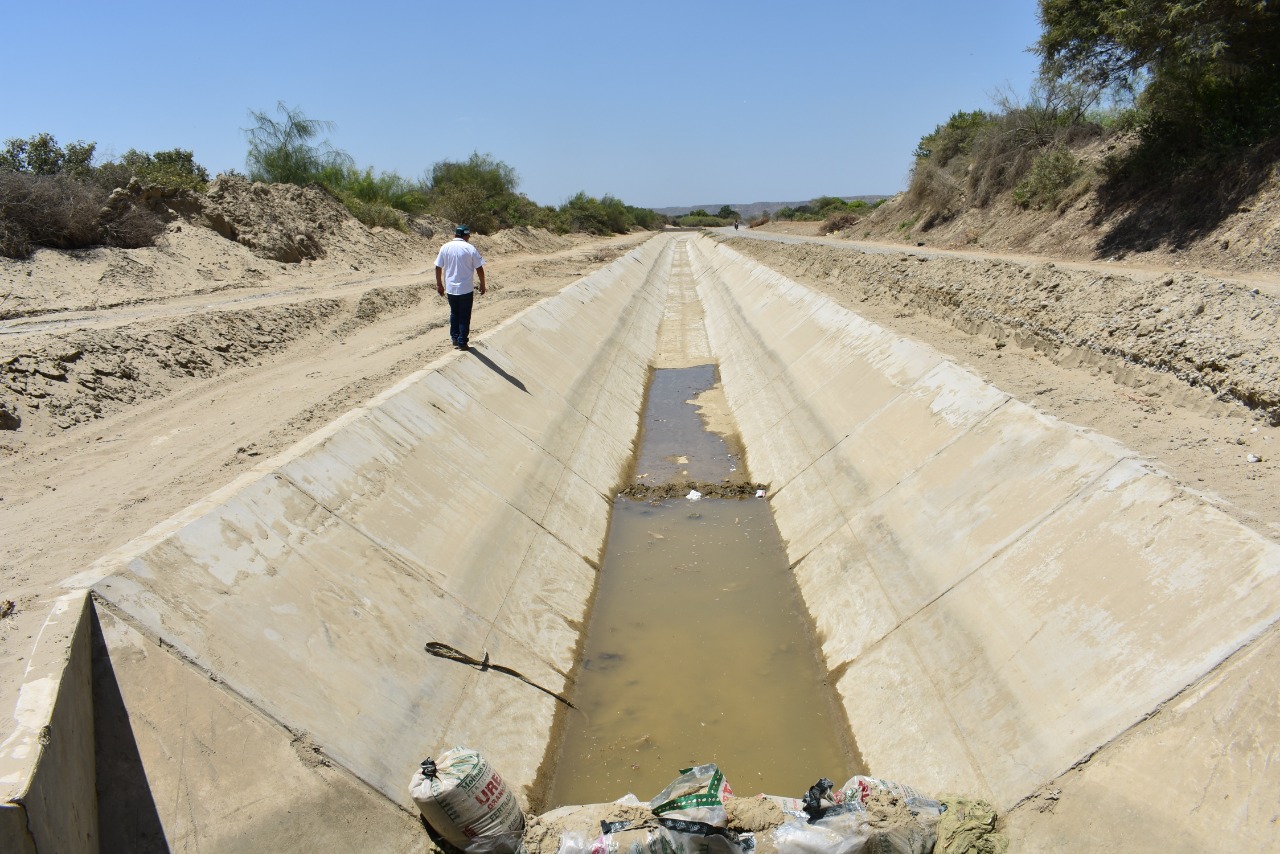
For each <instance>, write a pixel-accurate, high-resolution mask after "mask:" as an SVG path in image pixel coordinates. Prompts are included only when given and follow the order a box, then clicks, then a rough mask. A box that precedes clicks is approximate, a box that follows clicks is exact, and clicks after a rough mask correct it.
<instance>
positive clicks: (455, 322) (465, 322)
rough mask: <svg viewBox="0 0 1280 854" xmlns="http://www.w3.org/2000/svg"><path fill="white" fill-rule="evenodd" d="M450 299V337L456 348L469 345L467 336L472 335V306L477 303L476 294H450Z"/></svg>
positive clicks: (472, 292)
mask: <svg viewBox="0 0 1280 854" xmlns="http://www.w3.org/2000/svg"><path fill="white" fill-rule="evenodd" d="M447 296H448V297H449V337H450V338H452V339H453V345H454V346H455V347H458V346H463V347H465V346H466V344H467V336H468V335H470V334H471V304H472V303H473V302H475V298H476V292H475V291H470V292H468V293H465V294H448V295H447Z"/></svg>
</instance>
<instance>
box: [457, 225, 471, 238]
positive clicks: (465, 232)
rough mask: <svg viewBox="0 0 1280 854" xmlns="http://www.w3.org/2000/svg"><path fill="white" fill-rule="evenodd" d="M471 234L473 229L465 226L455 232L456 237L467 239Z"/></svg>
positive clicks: (459, 227)
mask: <svg viewBox="0 0 1280 854" xmlns="http://www.w3.org/2000/svg"><path fill="white" fill-rule="evenodd" d="M470 233H471V229H469V228H467V227H466V226H465V225H460V226H458V227H457V228H455V229H454V230H453V236H454V237H466V236H467V235H468V234H470Z"/></svg>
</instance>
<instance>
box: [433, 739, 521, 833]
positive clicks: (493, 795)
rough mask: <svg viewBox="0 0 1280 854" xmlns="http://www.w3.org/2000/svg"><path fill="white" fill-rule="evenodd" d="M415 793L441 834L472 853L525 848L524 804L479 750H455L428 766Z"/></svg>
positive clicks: (458, 748)
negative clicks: (522, 845) (522, 810)
mask: <svg viewBox="0 0 1280 854" xmlns="http://www.w3.org/2000/svg"><path fill="white" fill-rule="evenodd" d="M409 794H410V795H411V796H412V797H413V800H414V802H415V803H417V805H418V810H419V811H420V812H421V813H422V817H423V818H425V819H426V820H427V823H428V824H430V825H431V827H432V828H433V829H434V830H435V831H436V833H438V834H440V836H442V837H444V839H445V840H447V841H448V842H450V843H451V844H453V845H455V846H456V847H458V848H461V849H462V850H463V851H467V852H469V854H480V852H486V854H511V852H514V851H516V850H517V849H518V848H519V846H520V837H521V835H522V834H523V833H524V813H523V812H521V811H520V803H519V801H517V800H516V796H515V795H514V794H512V792H511V790H510V789H509V788H508V787H507V784H506V783H505V782H504V781H503V779H502V775H500V774H499V773H498V772H497V771H495V770H494V769H493V767H492V766H491V765H489V763H488V762H487V761H485V759H484V757H483V756H481V755H480V754H479V753H478V752H477V751H475V750H471V749H469V748H466V747H454V748H452V749H450V750H446V751H445V752H444V753H442V754H441V755H440V756H439V757H438V758H437V759H435V760H434V761H432V760H430V759H428V760H427V761H425V762H423V763H422V766H421V767H420V768H418V770H417V771H416V772H414V775H413V780H412V781H410V783H409Z"/></svg>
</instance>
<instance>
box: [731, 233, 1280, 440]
mask: <svg viewBox="0 0 1280 854" xmlns="http://www.w3.org/2000/svg"><path fill="white" fill-rule="evenodd" d="M733 246H734V248H736V249H739V250H741V251H744V252H746V253H748V254H750V255H753V256H755V257H756V258H758V259H759V260H761V261H763V262H764V263H766V264H768V265H770V266H775V267H777V266H779V265H781V266H783V267H785V268H786V269H787V270H789V271H792V272H794V273H798V274H800V275H802V276H805V277H808V278H815V279H825V280H827V281H830V282H841V283H844V284H846V285H848V286H851V287H852V288H854V289H855V290H856V292H857V294H856V298H857V299H858V300H859V301H871V302H878V303H892V304H894V305H896V306H899V307H900V309H901V310H903V311H911V312H923V313H927V314H930V315H933V316H936V317H941V318H945V319H947V320H948V321H950V322H951V323H952V324H954V325H956V326H959V327H961V328H963V329H966V330H968V331H973V332H978V331H984V332H987V333H988V334H990V335H991V336H992V337H995V338H997V339H1002V338H1006V337H1007V338H1012V339H1017V341H1016V343H1026V344H1029V345H1032V346H1037V347H1041V348H1044V349H1048V350H1050V351H1052V352H1053V353H1054V354H1055V355H1056V356H1058V357H1059V358H1061V359H1064V360H1066V359H1070V360H1074V361H1075V362H1076V363H1078V364H1085V363H1089V362H1097V361H1099V360H1105V361H1108V362H1121V363H1124V364H1129V365H1138V366H1142V367H1144V368H1148V369H1150V370H1152V371H1155V372H1158V373H1162V374H1166V375H1168V376H1169V377H1170V378H1172V379H1174V380H1176V381H1177V382H1178V383H1180V384H1182V385H1185V386H1186V387H1188V388H1191V389H1201V390H1204V391H1207V392H1208V393H1209V394H1210V395H1212V396H1214V397H1217V398H1219V399H1221V400H1229V401H1234V402H1238V403H1241V404H1243V405H1245V406H1247V407H1249V408H1251V409H1254V410H1258V411H1260V412H1262V413H1265V414H1266V415H1267V417H1269V418H1270V419H1271V420H1272V422H1273V423H1280V359H1277V358H1276V354H1277V346H1276V345H1277V341H1276V329H1277V328H1280V298H1277V297H1276V296H1273V295H1271V294H1268V293H1262V292H1261V290H1260V289H1258V288H1254V287H1249V286H1248V285H1244V284H1240V283H1237V282H1230V281H1224V280H1221V279H1215V278H1212V277H1209V276H1205V275H1203V274H1200V273H1192V272H1187V273H1181V272H1180V273H1172V274H1167V275H1163V276H1159V277H1155V278H1150V277H1134V276H1131V275H1125V274H1124V273H1123V272H1121V271H1116V272H1114V273H1111V272H1107V273H1103V272H1095V271H1087V270H1077V269H1068V268H1062V267H1058V266H1056V265H1055V264H1053V263H1051V262H1045V263H1040V264H1032V265H1026V264H1022V263H1016V262H1011V261H1003V260H999V259H982V260H968V259H965V258H948V257H936V256H935V257H930V256H928V255H924V254H916V255H912V254H905V255H903V254H896V255H888V254H870V253H863V252H857V251H849V250H845V249H843V248H838V247H832V246H825V245H814V244H771V243H764V242H761V241H751V240H737V241H734V242H733Z"/></svg>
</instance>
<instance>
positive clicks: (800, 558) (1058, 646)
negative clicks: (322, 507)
mask: <svg viewBox="0 0 1280 854" xmlns="http://www.w3.org/2000/svg"><path fill="white" fill-rule="evenodd" d="M691 255H692V257H693V263H694V270H695V275H696V276H697V277H698V279H699V286H698V287H699V294H700V296H701V297H702V299H703V302H704V305H705V307H706V317H707V331H708V335H709V337H710V339H711V343H712V347H713V349H714V351H715V352H716V353H717V356H718V357H719V360H720V365H721V376H722V378H723V382H724V387H725V393H726V396H727V397H728V399H729V403H730V406H731V409H732V410H733V412H734V414H735V417H736V418H737V421H738V424H739V427H740V428H741V430H742V434H743V440H744V444H745V446H746V448H747V460H748V465H749V466H750V467H751V472H752V475H753V477H755V478H756V479H758V480H762V481H765V482H768V483H770V484H771V487H770V497H771V501H772V505H773V508H774V512H775V515H776V517H777V520H778V523H779V527H780V528H781V530H782V533H783V536H784V538H785V539H786V540H787V542H788V552H789V555H790V558H791V560H792V562H793V564H794V571H795V574H796V577H797V580H798V582H799V584H800V587H801V590H802V593H803V594H804V596H805V600H806V602H807V603H808V606H809V608H810V610H811V613H812V614H813V617H814V619H815V622H816V624H817V626H818V629H819V632H820V635H821V638H822V643H823V653H824V655H825V657H826V660H827V663H828V666H829V667H830V668H831V669H832V671H833V673H834V674H835V675H836V677H837V679H838V682H837V685H838V690H839V693H840V696H841V698H842V701H843V703H844V706H845V709H846V712H847V713H848V716H849V720H850V722H851V725H852V727H853V730H854V735H855V737H856V739H857V741H858V745H859V748H860V749H861V752H862V754H863V755H864V757H865V758H866V759H867V761H868V763H869V764H870V766H871V770H872V772H873V773H876V774H878V775H881V776H886V777H890V778H896V779H902V780H903V781H904V782H909V783H911V784H913V785H916V786H919V787H921V788H924V789H927V790H934V791H944V790H960V791H966V792H971V793H979V794H984V795H985V796H987V797H989V798H990V799H992V800H993V801H994V802H995V803H997V804H998V805H999V806H1000V807H1001V808H1003V809H1006V810H1007V809H1010V808H1012V807H1014V806H1015V805H1017V804H1019V803H1020V802H1023V801H1024V800H1026V799H1028V798H1031V797H1033V796H1035V794H1036V792H1037V791H1038V790H1039V789H1040V788H1041V787H1044V786H1046V785H1047V784H1049V783H1051V782H1052V781H1055V780H1058V779H1059V778H1060V777H1061V776H1062V775H1063V774H1064V773H1065V772H1067V771H1068V769H1071V768H1072V767H1073V766H1076V765H1077V764H1078V763H1082V762H1085V761H1088V760H1090V757H1094V758H1093V760H1092V761H1091V762H1090V765H1099V766H1100V763H1099V762H1098V759H1097V758H1096V754H1097V753H1098V751H1100V750H1104V748H1107V746H1108V745H1111V744H1113V743H1114V742H1121V743H1124V744H1125V745H1127V747H1126V755H1127V756H1130V757H1133V760H1134V761H1135V762H1136V761H1139V758H1140V759H1141V762H1142V763H1144V764H1143V766H1142V767H1141V769H1140V770H1135V769H1133V768H1130V767H1127V766H1126V763H1125V762H1124V761H1120V762H1118V763H1117V767H1123V768H1125V770H1124V772H1123V774H1121V773H1120V772H1116V773H1115V774H1113V775H1112V776H1110V777H1109V776H1108V775H1107V774H1106V773H1104V772H1102V771H1099V773H1098V774H1097V775H1095V776H1096V778H1097V779H1095V780H1094V781H1092V782H1091V783H1090V784H1087V785H1086V784H1081V786H1080V788H1079V789H1078V797H1079V806H1078V808H1077V810H1076V813H1075V814H1076V815H1077V816H1081V815H1086V814H1088V813H1089V812H1090V805H1091V804H1092V805H1095V806H1096V805H1098V804H1101V802H1102V801H1103V800H1105V799H1107V798H1110V799H1111V800H1112V801H1113V804H1112V812H1113V813H1114V812H1116V811H1117V808H1116V807H1115V804H1114V802H1115V801H1116V800H1117V793H1116V789H1117V787H1118V786H1119V785H1120V782H1121V780H1123V782H1124V784H1125V785H1126V786H1127V788H1125V789H1124V790H1123V797H1121V798H1120V799H1119V800H1121V801H1122V802H1123V804H1124V810H1125V815H1126V816H1127V818H1128V820H1129V821H1130V822H1131V827H1135V828H1137V829H1138V830H1137V832H1136V833H1131V834H1130V836H1133V837H1136V838H1137V839H1139V840H1141V841H1142V842H1143V843H1150V842H1151V840H1154V839H1178V840H1181V842H1180V845H1182V846H1185V844H1186V841H1187V840H1189V839H1205V840H1210V839H1214V838H1216V839H1217V840H1218V842H1219V843H1221V840H1222V839H1223V838H1224V837H1223V829H1224V828H1227V827H1230V828H1233V829H1235V828H1239V824H1238V823H1232V822H1234V821H1235V820H1236V819H1237V818H1238V816H1237V815H1236V814H1234V813H1231V812H1230V811H1228V812H1226V813H1224V812H1223V808H1222V806H1221V804H1222V803H1223V801H1224V800H1225V799H1224V798H1223V797H1221V796H1220V795H1218V796H1216V800H1217V803H1213V802H1207V803H1203V802H1202V806H1201V808H1199V809H1198V810H1196V811H1186V810H1184V809H1182V808H1181V806H1180V805H1178V804H1176V803H1170V802H1169V801H1168V800H1167V788H1165V787H1167V786H1168V785H1169V781H1168V779H1167V777H1165V776H1164V766H1165V765H1166V764H1167V763H1168V762H1169V761H1170V760H1171V759H1173V758H1174V757H1185V756H1186V755H1187V745H1185V744H1178V743H1169V742H1159V743H1157V742H1155V741H1154V740H1147V741H1144V740H1143V737H1142V736H1141V735H1140V734H1139V733H1140V732H1141V727H1138V725H1139V724H1140V723H1141V722H1142V721H1144V720H1145V719H1146V718H1147V717H1148V716H1150V715H1152V714H1153V713H1155V712H1156V711H1157V710H1159V709H1161V708H1162V707H1163V706H1164V705H1165V704H1166V703H1170V701H1171V700H1173V699H1174V698H1179V699H1178V701H1177V702H1176V703H1173V704H1172V705H1175V706H1176V705H1181V704H1183V703H1184V698H1185V696H1186V695H1184V689H1186V688H1187V686H1189V685H1192V684H1193V683H1205V682H1207V683H1212V684H1215V685H1216V684H1217V683H1219V682H1222V683H1224V684H1228V685H1230V686H1233V687H1231V688H1230V689H1228V688H1222V689H1221V690H1219V689H1218V688H1215V689H1213V690H1210V691H1206V692H1204V693H1203V694H1202V693H1201V692H1199V691H1197V692H1195V694H1194V696H1195V697H1196V699H1195V701H1194V704H1196V705H1198V706H1199V708H1200V709H1201V710H1202V711H1201V712H1200V714H1199V720H1200V729H1199V730H1196V732H1197V733H1198V734H1199V736H1200V738H1201V741H1200V742H1199V752H1200V754H1201V755H1202V757H1209V759H1211V758H1212V756H1213V755H1214V752H1215V751H1219V752H1221V751H1222V748H1221V740H1222V739H1224V738H1227V739H1231V740H1232V742H1234V743H1237V744H1239V745H1242V747H1240V748H1238V749H1237V753H1238V754H1240V755H1235V756H1233V765H1232V766H1231V767H1232V769H1233V771H1234V773H1233V774H1232V775H1230V776H1227V775H1225V774H1224V776H1223V777H1222V778H1220V779H1219V780H1218V781H1217V782H1218V784H1219V785H1220V786H1222V787H1223V789H1224V792H1225V793H1226V794H1227V795H1228V798H1234V799H1236V805H1234V806H1233V807H1232V808H1233V809H1236V810H1239V809H1241V807H1240V806H1239V805H1240V804H1244V805H1245V806H1244V807H1243V809H1244V810H1245V812H1248V806H1247V805H1248V804H1250V803H1252V804H1253V805H1254V810H1253V812H1254V813H1255V814H1257V813H1262V812H1266V813H1268V814H1267V816H1266V817H1263V818H1256V819H1255V820H1253V822H1252V824H1250V825H1249V829H1248V830H1247V831H1246V833H1247V835H1248V838H1249V841H1251V842H1254V843H1260V844H1261V847H1262V848H1266V847H1274V846H1275V845H1276V844H1277V842H1280V833H1278V831H1277V826H1276V823H1275V821H1273V820H1271V816H1270V812H1274V810H1270V811H1269V808H1268V807H1267V806H1266V805H1265V804H1269V803H1274V791H1275V790H1276V782H1280V781H1277V780H1276V779H1275V778H1276V776H1277V772H1276V771H1273V770H1270V769H1272V768H1274V766H1275V765H1276V763H1274V762H1269V761H1268V757H1269V756H1270V753H1269V751H1270V750H1271V748H1270V747H1268V746H1267V745H1273V744H1275V743H1276V736H1277V734H1280V725H1278V720H1277V715H1278V714H1280V712H1278V711H1277V709H1276V704H1275V702H1274V697H1275V695H1274V690H1273V688H1274V686H1273V688H1272V689H1267V688H1266V687H1265V685H1264V684H1262V683H1259V682H1257V680H1255V684H1254V685H1252V686H1249V685H1243V686H1242V683H1241V678H1242V676H1243V674H1242V676H1241V677H1236V678H1234V679H1232V678H1230V676H1229V674H1228V673H1226V672H1222V671H1220V670H1219V667H1220V665H1221V664H1222V663H1223V662H1224V661H1225V660H1227V659H1228V658H1229V657H1231V656H1233V655H1235V654H1237V653H1239V651H1240V650H1242V649H1243V648H1245V647H1246V646H1250V645H1251V644H1255V642H1256V641H1259V639H1262V638H1265V639H1266V644H1265V646H1264V647H1262V649H1263V650H1264V651H1270V650H1272V648H1273V647H1274V635H1275V628H1274V627H1275V624H1276V620H1277V616H1280V548H1277V547H1276V546H1275V544H1273V543H1271V542H1269V541H1267V540H1265V539H1263V538H1262V537H1260V536H1258V535H1257V534H1255V533H1254V532H1252V531H1250V530H1249V529H1247V528H1244V527H1243V526H1241V525H1239V524H1238V523H1236V522H1234V521H1233V520H1231V519H1230V518H1228V517H1226V516H1225V515H1224V514H1222V513H1221V512H1219V511H1217V510H1216V509H1214V508H1212V507H1210V506H1208V505H1206V504H1205V503H1204V502H1203V501H1201V500H1200V499H1199V498H1197V497H1196V496H1194V495H1190V494H1188V493H1187V492H1185V491H1183V490H1181V489H1179V488H1178V487H1177V486H1176V485H1174V484H1173V483H1172V482H1170V481H1169V480H1168V479H1167V478H1165V477H1164V476H1162V475H1161V474H1159V473H1158V472H1154V471H1151V470H1150V469H1148V468H1147V467H1146V466H1144V465H1143V464H1142V463H1141V462H1140V461H1138V460H1136V459H1134V458H1133V456H1132V454H1131V453H1130V452H1129V451H1127V450H1126V449H1124V448H1122V447H1120V446H1118V445H1117V444H1115V443H1114V442H1111V441H1110V440H1107V439H1105V438H1104V437H1101V436H1098V435H1096V434H1092V433H1088V432H1086V431H1083V430H1081V429H1079V428H1076V427H1073V426H1071V425H1068V424H1065V423H1062V422H1059V421H1056V420H1055V419H1052V418H1049V417H1046V416H1045V415H1043V414H1041V413H1039V412H1038V411H1036V410H1034V409H1033V408H1031V407H1028V406H1026V405H1024V404H1022V403H1020V402H1018V401H1016V400H1014V399H1012V398H1011V397H1010V396H1009V395H1007V394H1005V393H1003V392H1001V391H1000V390H999V389H996V388H994V387H992V386H989V385H987V384H985V383H983V382H982V381H981V380H980V379H979V378H977V377H976V376H974V375H973V374H971V373H969V372H968V371H965V370H963V369H961V368H959V367H958V366H956V365H955V364H953V363H951V362H949V361H948V360H946V359H944V358H943V357H942V356H941V355H940V354H938V353H937V352H936V351H933V350H932V349H931V348H928V347H926V346H924V345H921V344H919V343H916V342H913V341H910V340H908V339H905V338H902V337H901V336H898V335H896V334H895V333H893V332H891V331H889V330H886V329H883V328H881V327H879V326H876V325H875V324H872V323H870V322H868V321H867V320H865V319H863V318H861V317H859V316H858V315H856V314H854V313H852V312H849V311H847V310H845V309H842V308H840V307H839V306H837V305H835V304H834V303H832V302H831V301H830V300H827V299H826V298H825V297H823V296H821V295H819V294H817V293H815V292H813V291H811V290H809V289H808V288H805V287H803V286H801V285H799V284H797V283H795V282H793V281H791V280H788V279H786V278H785V277H783V276H781V275H779V274H777V273H775V272H773V271H771V270H769V269H768V268H765V267H763V266H762V265H759V264H757V263H755V262H753V261H750V260H748V259H746V258H744V257H743V256H741V255H739V254H738V253H736V252H734V251H733V250H731V249H728V248H727V247H724V246H721V245H717V244H715V243H714V242H713V241H710V240H706V239H704V240H700V241H697V242H696V243H695V244H693V247H692V252H691ZM1258 654H1259V655H1263V654H1264V653H1258ZM1267 654H1269V655H1270V657H1271V659H1272V660H1273V659H1274V656H1275V653H1274V652H1269V653H1267ZM1249 657H1250V658H1256V657H1257V656H1249ZM1219 673H1221V678H1213V677H1211V674H1215V675H1217V674H1219ZM1263 681H1264V682H1265V680H1263ZM1273 682H1274V680H1272V683H1273ZM1228 690H1230V691H1232V692H1234V693H1231V694H1230V696H1231V697H1234V698H1235V699H1233V700H1231V701H1230V702H1227V701H1226V700H1224V699H1223V698H1224V697H1226V696H1228V694H1227V693H1226V692H1227V691H1228ZM1259 690H1261V691H1263V693H1262V694H1258V693H1255V692H1257V691H1259ZM1267 690H1271V693H1270V694H1267V693H1265V692H1266V691H1267ZM1215 692H1217V693H1216V695H1215ZM1249 697H1253V698H1255V699H1254V700H1253V701H1247V698H1249ZM1241 698H1246V699H1241ZM1187 702H1190V701H1187ZM1242 704H1243V705H1245V706H1246V707H1247V708H1249V709H1251V710H1253V711H1259V710H1261V713H1260V714H1254V715H1250V716H1246V715H1243V714H1239V713H1236V712H1235V710H1236V709H1238V708H1239V707H1240V706H1241V705H1242ZM1215 708H1218V710H1219V714H1217V715H1215V713H1214V711H1213V710H1214V709H1215ZM1228 711H1230V712H1231V714H1230V721H1229V725H1228V726H1227V727H1226V729H1225V730H1224V731H1221V732H1215V731H1214V723H1213V721H1214V719H1215V718H1221V717H1223V716H1224V715H1227V713H1228ZM1188 714H1189V715H1190V714H1191V713H1190V712H1188ZM1135 727H1138V728H1137V729H1135ZM1188 731H1190V730H1188ZM1135 741H1136V742H1137V743H1136V744H1133V742H1135ZM1209 759H1206V760H1205V762H1204V763H1202V764H1203V765H1206V766H1213V765H1214V764H1215V763H1214V762H1212V761H1209ZM1183 764H1184V765H1189V766H1192V767H1194V766H1195V765H1196V761H1195V760H1189V761H1186V762H1184V763H1183ZM1216 764H1217V765H1218V766H1220V767H1225V764H1224V763H1223V762H1218V763H1216ZM1100 767H1101V766H1100ZM1143 786H1145V787H1146V790H1145V791H1144V790H1143V789H1142V788H1141V787H1143ZM1099 814H1100V813H1099ZM1036 815H1039V813H1038V812H1035V811H1024V819H1022V820H1023V822H1024V824H1026V825H1027V826H1026V827H1023V828H1022V829H1021V831H1020V839H1021V841H1022V842H1024V843H1025V844H1027V846H1028V848H1029V849H1044V850H1052V849H1053V848H1054V846H1055V845H1067V846H1070V845H1071V844H1073V842H1072V839H1073V837H1072V835H1071V834H1070V833H1067V835H1064V830H1063V828H1062V827H1061V826H1060V825H1059V826H1058V827H1057V828H1056V829H1055V830H1053V831H1049V832H1045V831H1044V830H1043V829H1044V828H1045V827H1048V826H1049V825H1047V824H1044V823H1043V822H1039V823H1038V821H1037V819H1036V818H1035V816H1036ZM1215 834H1216V837H1215ZM1115 838H1116V837H1114V836H1113V837H1112V839H1113V840H1114V839H1115ZM1225 838H1231V831H1228V832H1227V834H1226V837H1225ZM1055 840H1056V841H1055ZM1140 847H1148V846H1147V845H1142V846H1140ZM1156 847H1158V846H1156ZM1148 850H1154V849H1152V848H1150V847H1148ZM1170 850H1171V849H1170Z"/></svg>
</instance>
